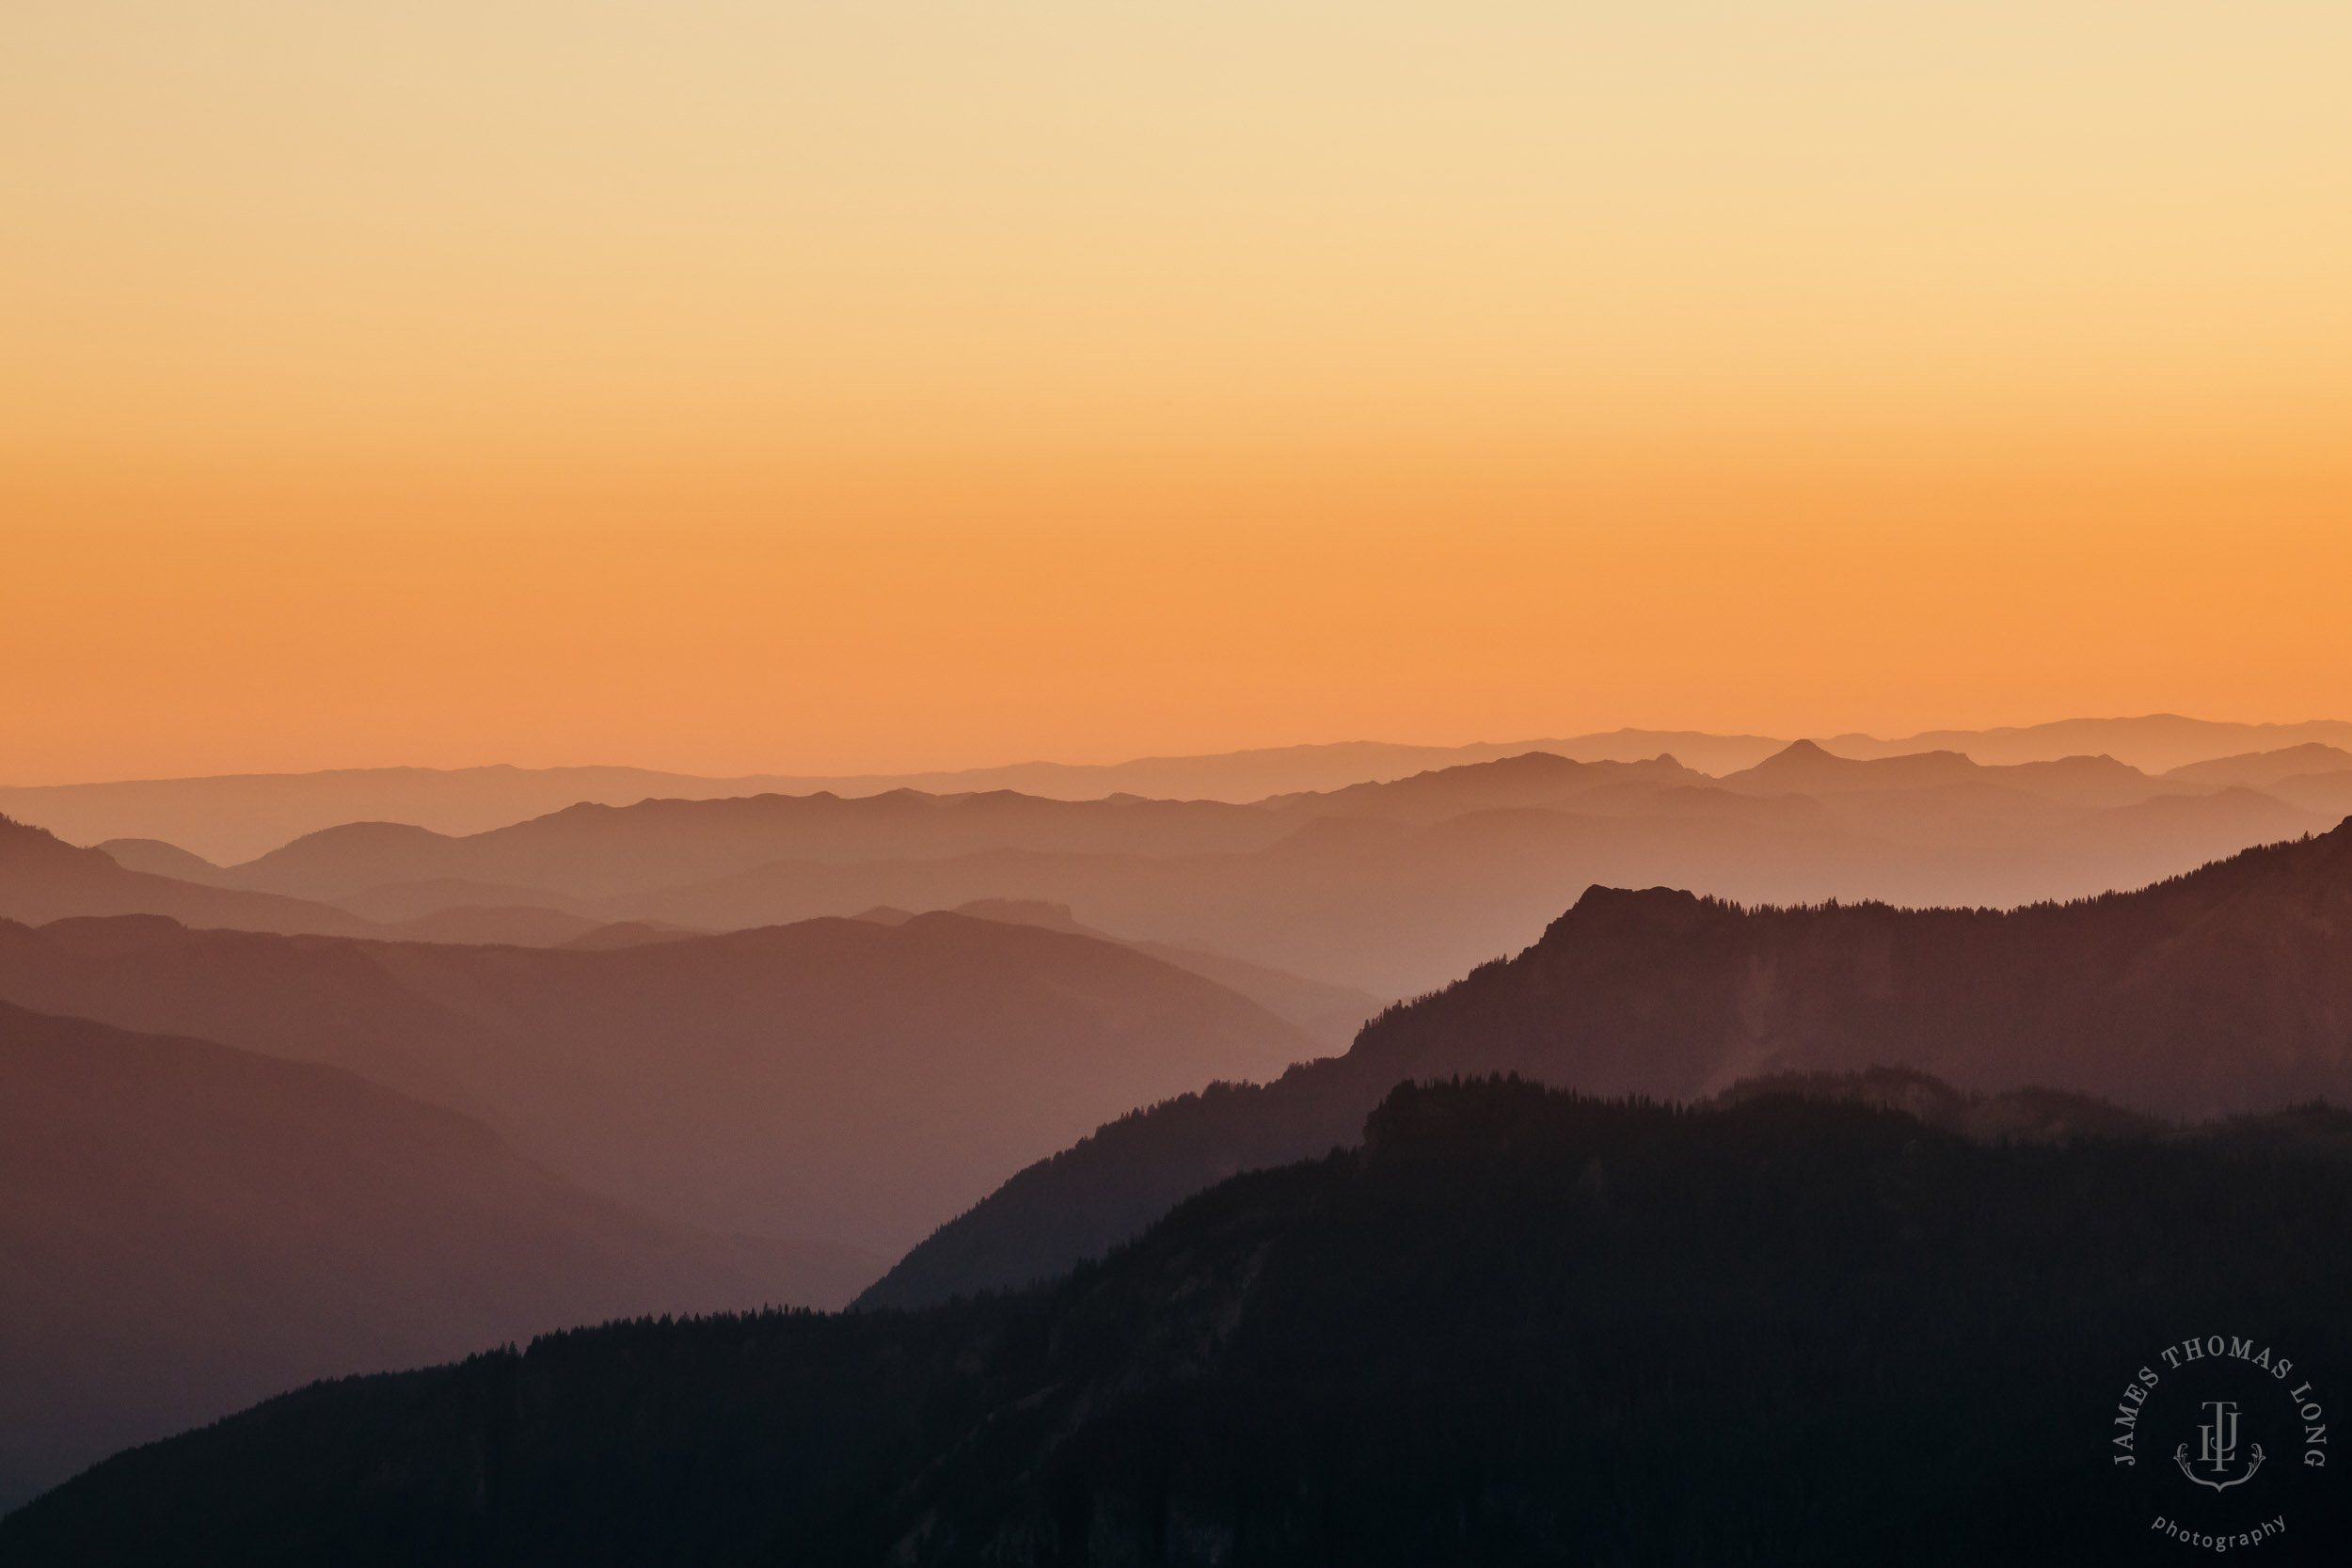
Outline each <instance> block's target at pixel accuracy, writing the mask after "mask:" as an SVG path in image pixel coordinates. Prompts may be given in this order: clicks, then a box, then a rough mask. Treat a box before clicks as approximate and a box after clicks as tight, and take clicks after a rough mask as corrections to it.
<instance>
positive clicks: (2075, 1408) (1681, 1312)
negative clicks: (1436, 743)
mask: <svg viewBox="0 0 2352 1568" xmlns="http://www.w3.org/2000/svg"><path fill="white" fill-rule="evenodd" d="M2347 1239H2352V1166H2346V1165H2345V1164H2343V1163H2341V1162H2331V1161H2314V1160H2310V1159H2306V1158H2301V1157H2297V1156H2294V1155H2286V1154H2280V1153H2278V1152H2275V1151H2270V1150H2265V1149H2263V1148H2260V1146H2259V1144H2257V1145H2256V1146H2254V1147H2253V1148H2249V1149H2244V1150H2237V1151H2233V1152H2229V1153H2226V1154H2225V1153H2223V1152H2221V1151H2218V1150H2217V1149H2214V1148H2207V1147H2168V1146H2164V1145H2160V1144H2151V1143H2143V1142H2119V1141H2106V1140H2078V1141H2075V1142H2073V1143H2071V1144H2067V1145H2064V1146H2058V1147H2046V1146H2043V1147H2035V1146H2011V1147H1982V1146H1979V1145H1974V1144H1971V1143H1968V1142H1966V1141H1964V1140H1962V1139H1960V1138H1957V1137H1954V1136H1952V1135H1950V1134H1948V1133H1945V1132H1939V1131H1938V1130H1936V1129H1934V1128H1932V1127H1931V1126H1928V1125H1927V1124H1925V1123H1922V1122H1920V1121H1918V1120H1916V1119H1914V1118H1912V1117H1907V1116H1904V1115H1901V1114H1899V1113H1895V1112H1889V1111H1883V1110H1874V1109H1869V1108H1866V1107H1860V1106H1854V1105H1831V1104H1821V1103H1817V1102H1809V1101H1804V1100H1799V1099H1792V1098H1788V1097H1766V1098H1760V1099H1756V1100H1752V1101H1746V1102H1744V1103H1741V1104H1740V1105H1738V1106H1735V1107H1732V1108H1727V1109H1723V1110H1714V1111H1706V1112H1674V1111H1669V1110H1664V1109H1660V1108H1655V1107H1648V1106H1631V1105H1623V1104H1616V1105H1610V1104H1599V1103H1596V1102H1593V1101H1582V1100H1578V1099H1575V1098H1573V1097H1569V1096H1565V1095H1560V1094H1550V1093H1545V1092H1543V1091H1540V1090H1537V1089H1535V1088H1534V1087H1533V1086H1530V1085H1520V1084H1509V1083H1483V1084H1469V1085H1439V1086H1433V1087H1427V1088H1420V1089H1415V1088H1411V1087H1407V1088H1404V1089H1400V1090H1398V1091H1396V1092H1395V1093H1393V1094H1392V1095H1391V1096H1390V1097H1389V1098H1388V1099H1387V1100H1386V1101H1385V1102H1384V1103H1383V1104H1382V1106H1381V1107H1380V1108H1379V1110H1378V1112H1377V1113H1376V1114H1375V1116H1374V1117H1373V1118H1372V1120H1371V1123H1370V1125H1369V1126H1368V1128H1367V1129H1366V1134H1365V1138H1364V1146H1363V1148H1362V1151H1361V1152H1360V1153H1357V1154H1348V1155H1340V1156H1335V1157H1333V1158H1331V1159H1328V1160H1325V1161H1321V1162H1317V1163H1312V1164H1303V1165H1295V1166H1292V1167H1289V1168H1286V1169H1282V1170H1279V1171H1270V1172H1261V1173H1257V1174H1255V1175H1251V1176H1248V1177H1244V1178H1239V1179H1236V1180H1232V1181H1229V1182H1226V1183H1225V1184H1223V1185H1221V1186H1219V1187H1217V1188H1216V1189H1214V1190H1213V1191H1211V1192H1210V1193H1208V1194H1206V1195H1204V1196H1201V1197H1200V1198H1197V1199H1195V1200H1194V1201H1192V1202H1190V1203H1187V1204H1186V1205H1184V1207H1183V1208H1182V1209H1180V1210H1179V1211H1177V1212H1176V1213H1174V1214H1173V1215H1171V1216H1170V1217H1169V1218H1168V1219H1167V1220H1166V1221H1165V1222H1163V1223H1162V1224H1160V1225H1159V1226H1157V1227H1154V1228H1153V1229H1152V1231H1151V1232H1150V1233H1149V1234H1148V1235H1147V1236H1146V1237H1145V1238H1143V1239H1142V1240H1141V1241H1140V1242H1139V1243H1136V1245H1134V1246H1132V1247H1130V1248H1127V1249H1124V1250H1122V1251H1121V1252H1120V1253H1119V1254H1118V1255H1116V1256H1115V1257H1113V1258H1112V1259H1109V1260H1108V1261H1107V1262H1105V1263H1104V1264H1102V1265H1099V1266H1093V1267H1089V1268H1086V1269H1082V1270H1080V1271H1078V1272H1077V1274H1075V1275H1073V1276H1072V1277H1070V1278H1068V1279H1066V1280H1063V1281H1061V1282H1059V1283H1057V1284H1056V1285H1053V1286H1051V1287H1049V1288H1046V1289H1043V1290H1041V1291H1037V1292H1033V1293H1028V1294H1024V1295H1019V1296H1014V1297H1009V1298H997V1299H992V1300H988V1301H983V1302H978V1303H972V1304H965V1305H960V1306H957V1307H947V1308H941V1309H934V1310H931V1311H929V1312H924V1313H917V1314H898V1313H875V1314H861V1315H855V1316H850V1317H818V1316H768V1317H761V1318H723V1319H714V1320H708V1321H704V1322H698V1323H669V1324H655V1323H637V1324H628V1325H614V1326H612V1327H608V1328H603V1329H597V1330H593V1331H585V1332H579V1333H572V1334H564V1335H560V1336H551V1337H548V1338H542V1339H540V1340H538V1341H536V1342H534V1343H533V1344H532V1346H531V1347H530V1349H529V1351H528V1352H527V1353H524V1354H511V1353H510V1354H499V1355H492V1356H485V1357H482V1358H478V1359H476V1360H473V1361H470V1362H468V1363H466V1364H464V1365H461V1366H455V1367H447V1368H442V1369H437V1370H433V1371H429V1372H420V1373H412V1374H407V1375H405V1376H401V1377H394V1378H374V1379H367V1380H359V1381H354V1382H347V1383H342V1384H334V1385H326V1386H318V1387H314V1388H310V1389H308V1390H305V1391H303V1392H301V1393H298V1394H294V1395H291V1396H289V1397H287V1398H284V1399H280V1400H277V1401H274V1402H271V1403H269V1404H266V1405H263V1406H262V1407H260V1408H258V1409H256V1410H253V1411H250V1412H247V1413H246V1414H245V1415H243V1416H240V1417H238V1418H234V1419H233V1420H230V1421H228V1422H224V1423H222V1424H221V1425H219V1426H217V1427H215V1428H214V1429H212V1430H209V1431H206V1432H202V1433H191V1434H188V1435H186V1436H183V1437H180V1438H176V1439H173V1440H171V1441H170V1442H167V1443H164V1444H159V1445H156V1446H154V1447H151V1448H149V1449H141V1450H138V1451H136V1452H133V1453H129V1454H124V1455H121V1456H119V1457H118V1458H116V1459H114V1460H112V1461H109V1462H108V1463H107V1464H106V1465H103V1466H101V1467H100V1468H98V1469H96V1470H94V1471H93V1472H91V1473H90V1474H88V1475H87V1476H85V1477H84V1478H82V1479H81V1480H79V1481H75V1482H74V1483H72V1485H70V1486H67V1487H65V1488H62V1489H60V1490H59V1491H58V1492H56V1493H55V1494H53V1495H51V1496H50V1497H45V1498H43V1499H41V1500H40V1502H38V1503H36V1504H35V1505H33V1506H32V1507H30V1508H28V1509H26V1510H24V1512H22V1513H18V1514H16V1515H14V1516H12V1517H10V1518H9V1519H8V1520H7V1521H6V1522H5V1523H0V1552H5V1553H7V1554H8V1557H9V1560H11V1561H12V1562H20V1563H23V1564H25V1565H27V1568H34V1565H42V1564H49V1563H65V1562H72V1563H75V1564H79V1565H105V1564H113V1563H130V1562H136V1563H140V1564H143V1565H144V1564H158V1565H177V1564H189V1565H194V1564H213V1563H230V1562H234V1563H237V1564H239V1565H240V1568H248V1565H252V1568H266V1565H274V1564H279V1563H296V1562H300V1563H309V1562H319V1561H337V1562H364V1563H371V1564H381V1565H384V1568H393V1565H398V1564H406V1563H424V1562H431V1563H435V1564H461V1565H471V1564H485V1565H486V1564H516V1565H520V1564H532V1563H543V1562H544V1563H563V1564H565V1565H567V1568H571V1565H592V1564H598V1563H625V1562H626V1563H639V1562H693V1563H697V1564H731V1563H746V1564H748V1563H778V1564H781V1563H791V1564H795V1565H811V1568H821V1565H825V1564H834V1563H839V1564H852V1563H854V1564H871V1563H878V1562H894V1563H900V1564H905V1565H908V1568H929V1565H947V1564H965V1563H971V1564H977V1563H981V1562H989V1563H998V1564H1029V1565H1047V1564H1055V1565H1058V1564H1073V1565H1074V1564H1080V1563H1085V1564H1094V1565H1103V1564H1114V1563H1117V1564H1136V1565H1155V1568H1156V1565H1175V1564H1212V1563H1214V1564H1229V1565H1232V1568H1263V1565H1277V1564H1281V1565H1287V1564H1307V1563H1314V1564H1328V1563H1347V1564H1351V1565H1355V1564H1362V1565H1367V1568H1380V1565H1387V1564H1397V1565H1400V1568H1402V1565H1407V1564H1409V1565H1413V1568H1421V1565H1424V1564H1430V1563H1464V1564H1487V1563H1493V1564H1504V1563H1538V1562H1544V1563H1550V1562H1562V1561H1587V1562H1596V1563H1615V1562H1643V1563H1659V1564H1692V1565H1705V1568H1740V1565H1746V1564H1787V1563H1796V1562H1804V1563H1823V1564H1845V1563H1852V1564H1872V1565H1877V1564H1883V1563H1888V1562H1902V1563H1906V1564H1929V1563H1965V1564H1970V1565H1975V1564H1980V1563H1985V1562H1993V1561H1999V1562H2013V1563H2068V1564H2079V1563H2107V1562H2122V1561H2140V1560H2177V1558H2178V1556H2179V1552H2180V1548H2179V1546H2178V1544H2177V1543H2174V1542H2171V1541H2169V1540H2165V1539H2161V1538H2154V1539H2153V1540H2152V1538H2151V1535H2150V1532H2149V1525H2148V1521H2149V1519H2150V1517H2151V1516H2152V1515H2153V1514H2154V1513H2158V1512H2162V1513H2167V1514H2169V1515H2170V1516H2172V1517H2174V1518H2177V1519H2181V1520H2183V1521H2185V1522H2187V1523H2189V1524H2190V1525H2191V1526H2192V1528H2194V1526H2196V1525H2197V1524H2198V1523H2199V1522H2200V1521H2201V1520H2203V1519H2204V1518H2205V1517H2206V1515H2207V1514H2208V1513H2210V1512H2211V1511H2212V1510H2213V1509H2214V1508H2216V1507H2217V1506H2223V1505H2221V1504H2220V1503H2219V1500H2218V1498H2213V1499H2208V1498H2206V1497H2205V1496H2204V1495H2203V1494H2201V1493H2200V1492H2199V1491H2198V1490H2197V1489H2196V1488H2194V1487H2191V1486H2189V1485H2188V1484H2186V1483H2185V1481H2182V1480H2181V1479H2180V1478H2179V1477H2178V1476H2177V1475H2174V1474H2172V1472H2171V1467H2170V1466H2169V1465H2168V1464H2166V1463H2165V1462H2164V1456H2165V1455H2166V1454H2167V1453H2168V1452H2169V1447H2170V1446H2171V1444H2172V1442H2173V1440H2174V1438H2175V1437H2176V1436H2178V1437H2181V1438H2185V1439H2186V1440H2188V1441H2189V1442H2190V1443H2191V1444H2192V1446H2193V1445H2194V1442H2195V1431H2194V1426H2195V1422H2196V1421H2197V1419H2198V1411H2197V1407H2196V1404H2195V1400H2196V1399H2197V1398H2199V1397H2201V1395H2200V1392H2199V1386H2198V1384H2199V1378H2200V1375H2201V1374H2200V1373H2199V1372H2197V1371H2196V1370H2190V1371H2188V1372H2178V1371H2174V1370H2167V1371H2165V1372H2163V1373H2162V1374H2160V1376H2161V1378H2162V1380H2163V1381H2162V1382H2161V1383H2160V1384H2159V1385H2158V1386H2157V1387H2156V1388H2155V1390H2154V1397H2153V1398H2151V1399H2149V1400H2148V1401H2147V1402H2146V1406H2145V1420H2146V1426H2147V1432H2146V1433H2145V1436H2146V1439H2147V1440H2146V1441H2145V1442H2143V1443H2141V1444H2139V1445H2138V1446H2139V1447H2140V1448H2142V1449H2146V1450H2147V1457H2148V1463H2147V1465H2145V1467H2144V1468H2143V1467H2140V1466H2134V1467H2131V1468H2124V1467H2122V1466H2118V1465H2113V1464H2111V1462H2110V1459H2109V1455H2110V1453H2112V1452H2114V1451H2116V1449H2114V1447H2113V1445H2111V1443H2110V1442H2109V1439H2110V1438H2111V1437H2112V1436H2113V1435H2115V1433H2116V1431H2117V1428H2116V1426H2115V1425H2114V1422H2113V1417H2114V1412H2115V1407H2116V1404H2117V1400H2118V1395H2119V1391H2120V1390H2122V1389H2123V1388H2124V1387H2125V1386H2127V1385H2130V1384H2132V1383H2133V1381H2134V1379H2135V1376H2136V1374H2137V1369H2138V1368H2140V1367H2142V1366H2144V1365H2147V1364H2149V1363H2151V1362H2161V1361H2162V1357H2161V1355H2160V1354H2159V1353H2160V1352H2161V1350H2162V1349H2163V1348H2164V1347H2166V1346H2169V1345H2172V1344H2175V1343H2177V1342H2178V1341H2179V1340H2180V1339H2181V1338H2182V1337H2183V1335H2184V1334H2185V1333H2187V1332H2196V1331H2199V1330H2201V1329H2204V1328H2207V1327H2211V1328H2213V1329H2215V1330H2217V1331H2219V1330H2223V1329H2227V1330H2229V1331H2231V1332H2233V1333H2242V1334H2246V1335H2250V1336H2252V1337H2253V1340H2252V1342H2253V1343H2256V1344H2259V1345H2261V1346H2262V1347H2263V1348H2264V1351H2265V1354H2267V1355H2270V1356H2273V1357H2274V1358H2275V1357H2279V1356H2283V1357H2286V1358H2288V1359H2290V1360H2292V1361H2293V1362H2294V1363H2295V1364H2296V1373H2295V1376H2296V1378H2310V1379H2312V1380H2313V1382H2314V1383H2315V1384H2316V1385H2317V1391H2316V1392H2315V1393H2314V1394H2312V1395H2307V1396H2305V1397H2307V1398H2316V1399H2319V1400H2322V1401H2329V1400H2332V1399H2333V1398H2335V1397H2336V1394H2335V1392H2334V1391H2335V1390H2336V1389H2338V1388H2339V1386H2340V1385H2341V1383H2342V1379H2343V1376H2344V1374H2343V1371H2342V1370H2341V1369H2344V1368H2345V1367H2346V1366H2352V1323H2347V1320H2346V1319H2345V1318H2344V1315H2343V1313H2342V1312H2341V1310H2340V1309H2339V1307H2340V1304H2341V1302H2342V1301H2344V1299H2345V1298H2346V1295H2347V1293H2348V1292H2352V1248H2347V1247H2345V1246H2344V1245H2343V1244H2342V1243H2343V1242H2344V1241H2345V1240H2347ZM2184 1324H2187V1325H2190V1326H2189V1327H2188V1328H2187V1329H2184V1327H2183V1325H2184ZM2264 1381H2265V1383H2266V1382H2267V1381H2268V1380H2267V1379H2265V1380H2264ZM2289 1386H2292V1383H2291V1382H2288V1383H2281V1385H2280V1389H2281V1392H2280V1395H2279V1397H2278V1398H2277V1399H2275V1400H2265V1401H2263V1402H2259V1403H2256V1402H2253V1401H2252V1400H2251V1397H2250V1396H2249V1405H2248V1408H2247V1413H2246V1419H2247V1421H2248V1422H2249V1427H2248V1430H2247V1433H2246V1434H2247V1436H2248V1437H2249V1439H2250V1440H2252V1441H2257V1442H2262V1443H2265V1444H2266V1445H2267V1446H2268V1447H2269V1448H2270V1449H2271V1450H2272V1452H2273V1455H2274V1458H2276V1460H2277V1461H2278V1463H2276V1464H2274V1465H2271V1466H2270V1467H2268V1468H2267V1469H2266V1470H2265V1471H2264V1472H2263V1473H2262V1474H2261V1475H2260V1476H2259V1477H2257V1478H2256V1479H2257V1481H2258V1482H2259V1483H2260V1485H2261V1488H2262V1489H2261V1490H2260V1492H2259V1495H2258V1497H2257V1494H2256V1492H2255V1491H2254V1490H2253V1489H2251V1488H2249V1492H2247V1493H2242V1494H2238V1495H2237V1496H2236V1497H2231V1498H2229V1499H2228V1501H2229V1502H2230V1503H2235V1502H2238V1501H2241V1500H2246V1499H2249V1498H2255V1499H2257V1500H2258V1502H2259V1506H2260V1508H2261V1509H2262V1511H2263V1512H2264V1513H2269V1512H2271V1511H2272V1510H2274V1509H2275V1510H2277V1511H2278V1513H2280V1514H2281V1515H2283V1516H2285V1517H2286V1518H2287V1519H2288V1521H2289V1524H2290V1529H2289V1531H2288V1533H2287V1534H2285V1535H2284V1536H2281V1537H2278V1538H2274V1539H2272V1540H2270V1541H2267V1542H2265V1544H2264V1551H2265V1555H2264V1557H2263V1559H2262V1560H2265V1561H2280V1562H2287V1561H2296V1562H2325V1561H2335V1560H2341V1558H2340V1556H2334V1555H2331V1554H2337V1553H2340V1552H2341V1550H2342V1548H2343V1545H2344V1536H2343V1535H2342V1533H2341V1531H2342V1529H2343V1528H2344V1510H2343V1507H2342V1497H2341V1488H2340V1486H2338V1487H2331V1486H2330V1485H2329V1482H2331V1481H2337V1480H2339V1479H2340V1478H2336V1477H2334V1476H2332V1475H2331V1474H2329V1473H2328V1472H2327V1471H2325V1470H2320V1469H2314V1468H2312V1467H2310V1466H2307V1465H2301V1464H2298V1463H2296V1462H2295V1461H2296V1459H2298V1458H2299V1457H2300V1455H2299V1450H2300V1449H2302V1448H2303V1446H2304V1435H2305V1434H2304V1430H2303V1428H2302V1427H2301V1426H2300V1424H2299V1423H2297V1422H2296V1421H2295V1420H2294V1418H2293V1416H2292V1413H2291V1411H2290V1410H2288V1409H2287V1408H2285V1407H2286V1406H2287V1403H2288V1402H2287V1400H2286V1398H2285V1396H2284V1392H2283V1390H2284V1389H2285V1388H2287V1387H2289ZM2258 1392H2261V1393H2267V1392H2268V1390H2267V1389H2266V1388H2264V1389H2260V1390H2258ZM2274 1405H2275V1406H2277V1407H2278V1408H2274ZM2257 1428H2258V1430H2257ZM2206 1528H2211V1526H2210V1525H2209V1524H2208V1525H2207V1526H2206ZM2152 1547H2153V1552H2152ZM2158 1553H2161V1554H2166V1555H2162V1556H2159V1555H2155V1554H2158Z"/></svg>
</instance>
